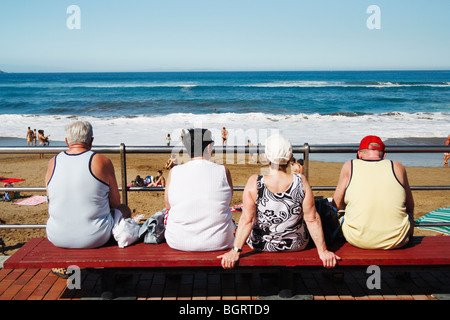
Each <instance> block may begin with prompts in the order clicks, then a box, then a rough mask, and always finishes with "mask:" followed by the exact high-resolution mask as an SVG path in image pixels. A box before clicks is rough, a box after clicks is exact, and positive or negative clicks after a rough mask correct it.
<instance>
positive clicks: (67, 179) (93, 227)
mask: <svg viewBox="0 0 450 320" xmlns="http://www.w3.org/2000/svg"><path fill="white" fill-rule="evenodd" d="M93 155H94V152H92V151H86V152H83V153H80V154H73V155H72V154H67V153H65V152H61V153H60V154H58V155H57V156H56V158H55V167H54V169H53V174H52V177H51V178H50V181H49V182H48V184H47V190H48V199H49V206H48V211H49V215H50V218H49V219H48V221H47V238H48V239H49V240H50V242H52V243H53V244H54V245H55V246H57V247H62V248H96V247H100V246H102V245H103V244H105V243H106V242H107V241H108V240H109V239H110V237H111V235H112V228H113V226H114V220H113V217H112V216H111V213H110V207H109V198H108V195H109V186H108V185H107V184H106V183H104V182H102V181H101V180H99V179H97V178H96V177H95V176H94V175H93V174H92V171H91V161H92V157H93Z"/></svg>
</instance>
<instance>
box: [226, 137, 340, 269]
mask: <svg viewBox="0 0 450 320" xmlns="http://www.w3.org/2000/svg"><path fill="white" fill-rule="evenodd" d="M265 150H266V154H265V156H266V158H267V162H268V163H269V170H270V171H269V174H268V175H253V176H251V177H250V178H249V179H248V181H247V184H246V186H245V189H244V193H243V195H242V200H243V211H242V215H241V217H240V219H239V225H238V229H237V231H236V240H235V241H234V247H233V249H231V250H230V251H229V252H227V253H225V254H223V255H220V256H218V257H217V258H219V259H221V260H222V267H223V268H225V269H229V268H233V267H234V265H235V264H236V262H237V261H238V260H239V255H240V252H241V251H242V247H243V246H244V244H245V242H247V244H248V245H249V246H250V247H252V248H253V249H255V250H259V251H269V252H286V251H298V250H303V249H305V248H306V246H307V245H308V242H309V237H310V236H311V238H312V240H313V241H314V244H315V245H316V248H317V252H318V254H319V257H320V259H321V260H322V262H323V266H324V267H327V268H331V267H334V266H335V265H336V263H337V260H340V257H339V256H337V255H335V254H334V253H333V252H331V251H328V250H327V248H326V244H325V239H324V234H323V231H322V224H321V220H320V216H319V214H318V213H317V211H316V207H315V203H314V195H313V193H312V191H311V187H310V185H309V183H308V181H307V180H306V177H305V176H304V175H301V174H288V173H287V172H286V169H287V167H288V165H289V162H290V160H291V158H292V144H291V143H290V141H289V140H287V139H286V138H285V137H283V136H281V135H272V136H270V137H269V138H267V140H266V143H265Z"/></svg>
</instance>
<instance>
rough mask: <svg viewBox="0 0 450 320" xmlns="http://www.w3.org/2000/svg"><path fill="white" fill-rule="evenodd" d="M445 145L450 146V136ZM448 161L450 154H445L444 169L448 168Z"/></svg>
mask: <svg viewBox="0 0 450 320" xmlns="http://www.w3.org/2000/svg"><path fill="white" fill-rule="evenodd" d="M445 145H446V146H450V134H449V135H448V137H447V140H445ZM448 159H450V152H445V153H444V167H448Z"/></svg>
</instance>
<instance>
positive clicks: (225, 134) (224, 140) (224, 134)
mask: <svg viewBox="0 0 450 320" xmlns="http://www.w3.org/2000/svg"><path fill="white" fill-rule="evenodd" d="M221 134H222V145H223V146H226V145H227V144H228V142H227V140H228V131H227V129H226V128H225V127H223V128H222V133H221Z"/></svg>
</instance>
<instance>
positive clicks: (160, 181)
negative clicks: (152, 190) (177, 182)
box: [147, 170, 166, 187]
mask: <svg viewBox="0 0 450 320" xmlns="http://www.w3.org/2000/svg"><path fill="white" fill-rule="evenodd" d="M165 186H166V179H165V178H164V177H163V172H162V171H161V170H158V175H157V176H156V177H155V178H154V182H151V183H149V184H148V185H147V187H165Z"/></svg>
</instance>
